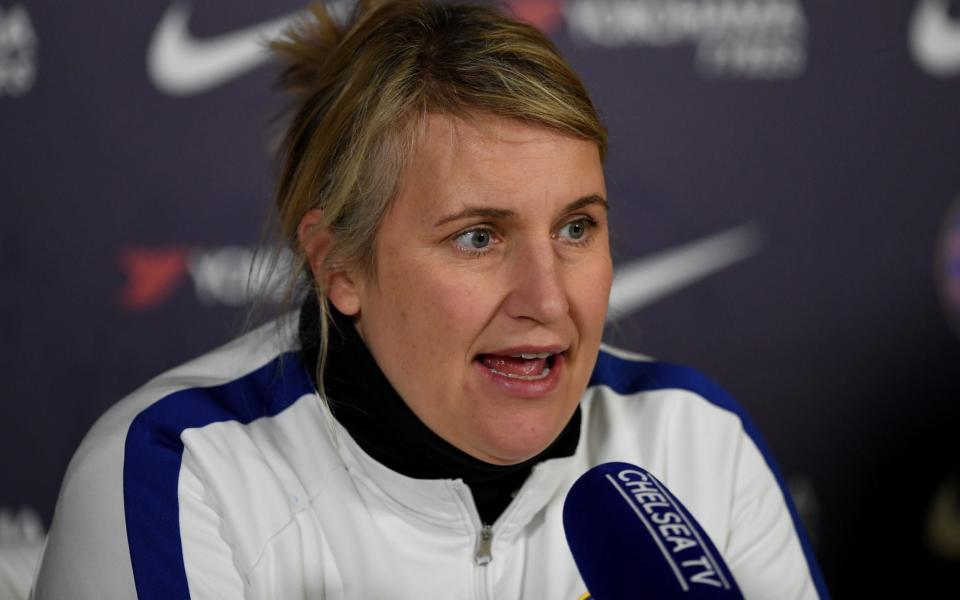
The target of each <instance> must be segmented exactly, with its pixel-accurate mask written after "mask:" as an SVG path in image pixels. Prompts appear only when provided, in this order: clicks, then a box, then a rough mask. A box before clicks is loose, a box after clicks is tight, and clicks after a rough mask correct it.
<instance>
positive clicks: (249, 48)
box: [147, 2, 302, 96]
mask: <svg viewBox="0 0 960 600" xmlns="http://www.w3.org/2000/svg"><path fill="white" fill-rule="evenodd" d="M301 14H302V13H294V14H289V15H284V16H282V17H277V18H275V19H271V20H269V21H265V22H263V23H259V24H257V25H252V26H250V27H245V28H244V29H240V30H237V31H233V32H231V33H225V34H221V35H218V36H216V37H211V38H207V39H197V38H194V37H193V35H192V34H191V33H190V28H189V22H190V5H189V4H187V3H183V2H175V3H173V4H171V5H170V7H169V8H168V9H167V11H166V12H165V13H164V15H163V18H161V19H160V23H159V24H158V25H157V28H156V29H155V30H154V32H153V38H152V39H151V40H150V46H149V47H148V49H147V74H148V75H149V77H150V80H151V81H152V82H153V84H154V85H155V86H156V87H157V89H159V90H160V91H161V92H164V93H166V94H169V95H171V96H190V95H193V94H199V93H201V92H206V91H207V90H210V89H213V88H215V87H217V86H218V85H221V84H223V83H226V82H227V81H229V80H231V79H233V78H235V77H238V76H240V75H242V74H244V73H245V72H247V71H249V70H251V69H253V68H255V67H257V66H259V65H260V64H262V63H263V62H265V61H266V60H267V59H268V58H270V53H269V51H268V50H267V44H268V42H269V41H270V39H272V38H275V37H276V36H278V35H279V34H280V33H281V32H282V31H283V30H284V29H285V28H286V27H287V26H288V25H290V24H291V23H292V22H293V20H294V19H296V18H297V17H298V16H299V15H301Z"/></svg>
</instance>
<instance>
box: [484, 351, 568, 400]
mask: <svg viewBox="0 0 960 600" xmlns="http://www.w3.org/2000/svg"><path fill="white" fill-rule="evenodd" d="M473 364H474V366H476V368H477V369H479V370H480V374H481V375H482V376H483V377H484V378H485V379H486V380H487V381H489V382H491V383H493V384H494V385H495V386H497V387H498V388H499V389H500V390H501V391H502V392H505V393H506V394H507V395H508V396H514V397H516V398H540V397H542V396H546V395H547V394H550V393H551V392H553V391H554V390H555V389H557V386H558V385H560V377H561V375H562V374H563V370H564V368H565V367H566V355H564V354H556V355H554V358H553V366H552V367H550V372H549V373H547V376H546V377H544V378H543V379H537V380H535V381H528V380H524V379H516V378H513V377H507V376H506V375H501V374H500V373H497V372H495V371H493V370H491V369H489V368H487V367H486V365H484V364H483V363H482V362H480V361H479V360H475V361H473Z"/></svg>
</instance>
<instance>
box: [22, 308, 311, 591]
mask: <svg viewBox="0 0 960 600" xmlns="http://www.w3.org/2000/svg"><path fill="white" fill-rule="evenodd" d="M288 320H289V319H286V320H281V321H277V322H273V323H270V324H267V325H265V326H263V327H261V328H259V329H257V330H255V331H252V332H250V333H248V334H246V335H244V336H241V337H239V338H237V339H235V340H233V341H232V342H230V343H228V344H226V345H225V346H223V347H221V348H218V349H216V350H214V351H212V352H210V353H208V354H206V355H204V356H201V357H199V358H197V359H195V360H192V361H190V362H188V363H186V364H184V365H181V366H179V367H177V368H175V369H173V370H171V371H168V372H167V373H164V374H163V375H160V376H159V377H156V378H155V379H153V380H151V381H150V382H148V383H147V384H145V385H144V386H142V387H141V388H139V389H138V390H136V391H135V392H133V393H132V394H130V395H129V396H127V397H126V398H124V399H123V400H121V401H120V402H118V403H117V404H116V405H114V406H113V407H112V408H111V409H110V410H108V411H107V412H106V413H105V414H104V415H103V416H102V417H101V418H100V419H99V420H98V421H97V423H96V424H95V425H94V426H93V427H92V428H91V430H90V432H89V433H88V434H87V435H86V437H85V438H84V440H83V442H82V443H81V444H80V447H79V448H78V450H77V452H76V453H75V454H74V457H73V459H72V460H71V463H70V466H69V467H68V469H67V473H66V475H65V476H64V480H63V483H62V485H61V490H60V497H59V499H58V502H57V508H56V511H55V514H54V520H53V523H52V525H51V530H50V537H49V540H48V543H47V548H46V550H45V555H44V558H43V565H42V571H41V576H40V578H39V580H38V581H39V585H38V589H39V590H41V591H45V593H43V594H39V595H38V597H41V598H45V597H57V596H58V595H59V594H60V593H61V592H63V591H65V590H66V589H68V588H69V587H70V586H71V585H76V584H71V583H70V581H72V580H74V579H75V577H76V575H77V574H78V572H90V571H97V572H102V573H105V574H106V573H113V575H112V576H105V578H104V583H103V584H102V585H108V584H107V583H106V582H110V585H114V584H115V585H118V586H120V587H119V588H115V589H114V590H113V591H114V592H116V595H117V596H118V597H120V596H124V595H129V593H130V589H131V588H132V586H133V580H134V579H135V580H136V582H137V583H136V585H137V589H138V590H139V589H140V587H141V586H142V585H147V586H148V587H149V586H151V585H153V583H152V578H154V577H156V576H157V575H155V574H160V575H159V576H160V577H163V578H165V581H164V582H163V583H162V584H161V583H160V582H156V583H157V585H158V586H159V587H158V589H168V590H169V589H171V588H170V586H171V585H172V584H171V583H170V581H171V580H177V581H179V584H178V585H180V586H181V587H182V586H183V585H185V584H184V579H183V577H182V576H176V577H170V575H171V574H173V575H177V574H180V575H182V571H183V558H182V555H181V552H180V546H181V544H180V541H179V536H178V535H176V532H177V531H178V527H177V525H176V524H177V523H178V521H180V520H181V514H180V510H181V509H182V506H181V504H182V503H183V501H184V497H183V496H182V494H183V493H184V489H181V488H182V486H183V480H182V477H183V469H182V465H183V461H184V460H185V459H187V458H188V457H190V458H192V459H195V458H196V457H195V456H192V450H191V448H190V439H191V438H190V436H191V434H195V433H197V432H204V431H206V430H208V429H209V428H210V427H214V426H215V425H216V424H222V423H236V424H241V425H244V424H249V423H251V422H254V421H259V420H262V419H263V418H265V417H266V418H269V417H272V416H276V415H278V414H280V413H282V412H283V411H284V410H286V409H287V408H289V407H290V406H292V405H294V404H296V402H297V401H298V399H300V398H303V397H304V396H307V395H312V394H313V386H312V381H311V380H310V378H309V376H308V375H307V373H306V371H305V370H304V369H303V366H302V363H301V361H300V359H299V356H298V352H297V350H298V348H297V345H296V336H295V335H294V334H293V332H294V331H295V329H291V328H290V327H289V324H288V323H287V322H285V321H288ZM211 455H215V459H216V461H215V462H216V463H217V464H216V465H214V467H215V468H219V467H221V466H225V465H229V464H232V463H236V462H238V461H239V459H237V458H236V457H235V456H233V455H232V454H231V452H230V450H225V449H223V448H220V449H218V450H216V451H215V452H213V453H208V455H207V457H206V458H208V459H209V458H210V457H211ZM208 464H209V461H208ZM188 491H189V490H188ZM158 524H159V525H162V526H160V527H158ZM161 534H162V535H161ZM89 540H98V541H97V548H96V550H95V551H94V552H85V553H82V554H78V553H76V552H75V548H77V547H78V544H80V545H85V544H87V542H88V541H89ZM168 563H169V564H168ZM178 563H179V564H178ZM143 565H146V566H147V567H148V568H146V570H144V569H143V568H141V567H143ZM141 571H143V572H141ZM91 586H92V587H91V590H89V593H86V592H87V590H81V589H74V590H73V592H75V594H74V597H78V598H84V597H95V596H97V595H98V594H101V593H102V592H104V588H102V587H100V584H97V585H94V583H93V582H91ZM81 587H82V586H81ZM174 587H176V586H174ZM106 595H108V596H109V595H110V594H106ZM169 597H179V596H178V595H177V594H176V593H174V594H173V595H171V596H169Z"/></svg>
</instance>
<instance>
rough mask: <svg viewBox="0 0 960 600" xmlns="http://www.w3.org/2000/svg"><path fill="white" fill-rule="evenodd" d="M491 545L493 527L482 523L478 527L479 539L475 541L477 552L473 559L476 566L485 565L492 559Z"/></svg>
mask: <svg viewBox="0 0 960 600" xmlns="http://www.w3.org/2000/svg"><path fill="white" fill-rule="evenodd" d="M492 546H493V527H491V526H490V525H484V526H483V527H481V528H480V539H479V540H478V541H477V552H476V554H474V556H473V561H474V563H476V565H477V566H478V567H485V566H487V565H488V564H490V561H492V560H493V555H492V554H491V553H490V549H491V547H492Z"/></svg>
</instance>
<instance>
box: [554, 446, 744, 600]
mask: <svg viewBox="0 0 960 600" xmlns="http://www.w3.org/2000/svg"><path fill="white" fill-rule="evenodd" d="M563 528H564V531H565V532H566V535H567V543H568V544H569V545H570V551H571V552H572V553H573V559H574V560H575V561H576V563H577V569H579V571H580V576H581V577H582V578H583V581H584V583H586V584H587V589H588V590H589V591H590V597H591V598H592V599H594V600H626V599H630V600H635V599H637V598H689V599H691V600H693V599H701V598H702V599H720V598H723V599H730V600H732V599H734V598H740V599H742V598H743V595H742V594H741V593H740V588H738V587H737V583H736V582H735V581H734V580H733V575H732V574H731V573H730V569H728V568H727V565H726V564H725V563H724V562H723V558H721V556H720V553H719V552H717V549H716V547H715V546H714V545H713V542H712V541H711V540H710V537H709V536H707V532H706V531H704V530H703V528H702V527H700V524H699V523H697V520H696V519H694V518H693V515H691V514H690V513H689V511H687V509H686V508H685V507H684V506H683V505H682V504H680V501H679V500H677V499H676V497H674V495H673V494H671V493H670V491H669V490H667V488H666V486H664V485H663V484H662V483H660V482H659V481H658V480H657V478H656V477H654V476H653V475H651V474H650V473H648V472H647V471H645V470H643V469H641V468H640V467H637V466H635V465H631V464H628V463H621V462H612V463H604V464H602V465H598V466H596V467H593V468H592V469H590V470H589V471H587V472H586V473H584V474H583V475H581V476H580V478H579V479H577V481H576V482H575V483H574V484H573V487H572V488H570V492H569V493H568V494H567V499H566V500H565V501H564V504H563Z"/></svg>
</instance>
